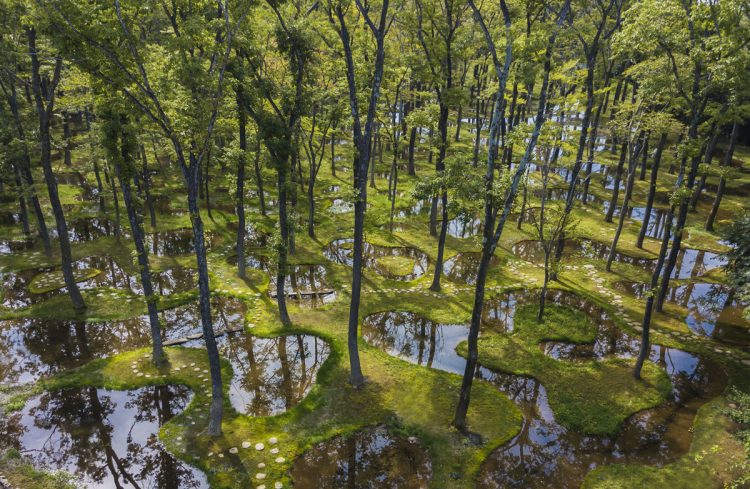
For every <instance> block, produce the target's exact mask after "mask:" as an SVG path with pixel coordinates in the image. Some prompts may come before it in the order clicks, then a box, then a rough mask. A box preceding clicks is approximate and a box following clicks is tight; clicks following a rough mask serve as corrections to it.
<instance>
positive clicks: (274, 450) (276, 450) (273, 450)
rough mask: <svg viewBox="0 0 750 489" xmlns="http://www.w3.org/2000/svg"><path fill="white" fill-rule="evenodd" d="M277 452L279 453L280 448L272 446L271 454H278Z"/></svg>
mask: <svg viewBox="0 0 750 489" xmlns="http://www.w3.org/2000/svg"><path fill="white" fill-rule="evenodd" d="M277 453H279V449H278V448H272V449H271V455H276V454H277Z"/></svg>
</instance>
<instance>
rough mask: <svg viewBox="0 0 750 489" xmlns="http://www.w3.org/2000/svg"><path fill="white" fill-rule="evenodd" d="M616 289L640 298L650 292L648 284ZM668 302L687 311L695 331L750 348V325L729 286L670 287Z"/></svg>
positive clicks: (621, 284)
mask: <svg viewBox="0 0 750 489" xmlns="http://www.w3.org/2000/svg"><path fill="white" fill-rule="evenodd" d="M615 288H617V289H618V290H621V291H623V292H625V293H626V294H629V295H632V296H635V297H638V298H639V299H640V298H643V297H644V295H645V293H646V292H647V291H648V286H647V285H646V284H643V283H637V282H618V283H616V284H615ZM665 300H666V302H667V303H672V304H676V305H678V306H681V307H683V308H685V309H687V316H686V317H685V323H686V324H687V326H688V327H689V328H690V330H691V331H692V332H694V333H697V334H700V335H703V336H706V337H709V338H712V339H714V340H716V341H719V342H721V343H726V344H728V345H733V346H739V347H745V348H747V347H750V323H749V322H748V321H747V320H746V319H744V317H743V316H742V310H743V305H742V304H739V303H738V302H737V300H736V298H735V297H734V294H733V293H732V291H731V289H730V288H729V287H727V286H725V285H721V284H713V283H704V282H698V283H687V284H680V285H670V286H669V288H668V289H667V295H666V296H665Z"/></svg>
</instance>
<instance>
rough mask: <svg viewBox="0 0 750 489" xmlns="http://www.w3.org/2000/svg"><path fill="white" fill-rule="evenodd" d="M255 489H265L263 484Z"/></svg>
mask: <svg viewBox="0 0 750 489" xmlns="http://www.w3.org/2000/svg"><path fill="white" fill-rule="evenodd" d="M255 489H266V485H265V484H261V485H259V486H258V487H256V488H255Z"/></svg>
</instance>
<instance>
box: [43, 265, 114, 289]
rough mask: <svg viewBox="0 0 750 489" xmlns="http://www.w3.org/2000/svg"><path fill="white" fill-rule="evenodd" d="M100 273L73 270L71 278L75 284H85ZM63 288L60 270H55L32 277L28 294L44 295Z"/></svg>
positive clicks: (93, 270) (92, 270) (86, 269)
mask: <svg viewBox="0 0 750 489" xmlns="http://www.w3.org/2000/svg"><path fill="white" fill-rule="evenodd" d="M100 273H101V270H97V269H96V268H84V269H82V270H78V269H76V270H73V278H74V279H75V281H76V282H85V281H86V280H88V279H90V278H94V277H96V276H97V275H99V274H100ZM63 287H65V279H64V278H63V273H62V270H55V271H52V272H45V273H40V274H37V275H35V276H34V278H32V279H31V283H29V292H32V293H34V294H44V293H46V292H52V291H53V290H58V289H62V288H63Z"/></svg>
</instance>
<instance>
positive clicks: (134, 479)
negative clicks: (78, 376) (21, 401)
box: [0, 386, 208, 489]
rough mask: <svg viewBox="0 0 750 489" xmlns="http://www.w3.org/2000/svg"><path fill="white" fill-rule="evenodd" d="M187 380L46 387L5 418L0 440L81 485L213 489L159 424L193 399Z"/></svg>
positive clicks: (36, 462)
mask: <svg viewBox="0 0 750 489" xmlns="http://www.w3.org/2000/svg"><path fill="white" fill-rule="evenodd" d="M191 397H192V396H191V394H190V391H189V390H188V389H187V388H186V387H182V386H154V387H146V388H143V389H136V390H130V391H110V390H105V389H96V388H94V387H81V388H73V389H65V390H61V391H52V392H45V393H44V394H41V395H40V396H37V397H35V398H33V399H31V400H30V401H28V402H27V403H26V405H25V406H24V408H23V409H22V410H21V411H19V412H15V413H11V414H10V415H8V416H6V417H4V418H3V419H2V420H0V434H1V435H2V436H0V438H1V439H2V441H0V444H2V445H5V446H6V448H7V447H13V448H15V449H17V450H19V451H20V452H21V453H22V454H23V455H25V456H26V457H28V458H29V459H30V460H31V461H32V462H33V463H34V465H35V466H36V467H38V468H43V469H46V470H50V471H66V472H68V473H70V474H73V475H74V477H75V481H76V486H77V487H85V488H89V489H95V488H97V489H98V488H101V489H108V488H114V487H142V488H145V487H158V488H160V489H201V488H208V480H207V478H206V476H205V475H204V474H203V473H202V472H201V471H199V470H198V469H196V468H194V467H192V466H190V465H187V464H186V463H184V462H182V461H180V460H178V459H177V458H175V457H173V456H172V455H171V454H169V453H168V452H167V451H166V450H165V449H164V447H163V446H162V445H161V443H159V441H158V439H157V435H158V433H159V428H160V427H161V426H162V425H163V424H164V423H166V422H167V421H169V420H170V419H172V418H173V417H174V416H175V415H177V414H179V413H181V412H182V411H183V410H184V409H185V407H186V406H187V405H188V404H189V402H190V399H191Z"/></svg>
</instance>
